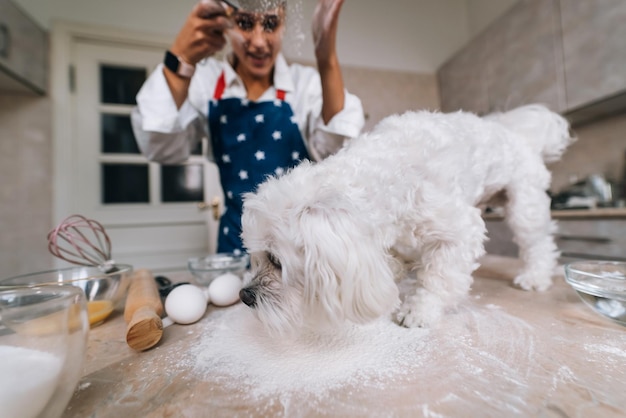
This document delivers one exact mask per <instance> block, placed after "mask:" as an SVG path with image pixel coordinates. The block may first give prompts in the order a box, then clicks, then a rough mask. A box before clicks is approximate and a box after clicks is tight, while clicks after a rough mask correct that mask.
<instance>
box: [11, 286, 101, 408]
mask: <svg viewBox="0 0 626 418" xmlns="http://www.w3.org/2000/svg"><path fill="white" fill-rule="evenodd" d="M88 331H89V320H88V317H87V304H86V299H85V294H84V292H83V291H82V290H81V289H79V288H78V287H75V286H70V285H50V286H41V287H30V288H16V289H7V290H0V359H2V361H0V410H1V413H0V415H2V417H3V418H58V417H60V416H61V415H62V414H63V411H64V410H65V408H66V406H67V404H68V402H69V400H70V398H71V397H72V394H73V393H74V390H75V388H76V385H77V384H78V382H79V380H80V378H81V374H82V371H83V363H84V360H85V352H86V349H87V333H88Z"/></svg>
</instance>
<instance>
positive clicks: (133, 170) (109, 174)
mask: <svg viewBox="0 0 626 418" xmlns="http://www.w3.org/2000/svg"><path fill="white" fill-rule="evenodd" d="M149 202H150V196H149V186H148V165H146V164H102V203H104V204H109V203H149Z"/></svg>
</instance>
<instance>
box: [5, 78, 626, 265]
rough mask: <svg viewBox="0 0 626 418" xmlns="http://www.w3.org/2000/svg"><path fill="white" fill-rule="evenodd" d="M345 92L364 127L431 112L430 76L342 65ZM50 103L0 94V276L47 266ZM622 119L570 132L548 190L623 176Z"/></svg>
mask: <svg viewBox="0 0 626 418" xmlns="http://www.w3.org/2000/svg"><path fill="white" fill-rule="evenodd" d="M344 79H345V83H346V86H347V88H348V89H349V90H350V91H352V92H353V93H355V94H357V95H358V96H359V97H360V98H361V100H362V101H363V106H364V108H365V112H366V114H367V121H366V126H365V129H366V130H369V129H371V128H372V127H373V126H374V125H375V124H376V123H377V122H378V121H379V120H380V119H382V118H383V117H385V116H388V115H390V114H393V113H399V112H403V111H406V110H419V109H437V108H438V107H439V94H438V90H437V82H436V77H435V75H434V74H414V73H402V72H392V71H381V70H371V69H364V68H344ZM51 103H52V102H51V100H50V99H49V98H35V97H28V96H19V95H7V94H4V93H3V94H2V95H0V266H1V270H0V276H6V275H13V274H20V273H26V272H31V271H35V270H41V269H46V268H50V267H51V266H52V264H53V259H52V257H51V256H49V255H48V252H47V247H46V245H47V243H46V234H47V232H48V230H49V229H50V228H51V227H52V226H53V223H54V219H53V213H52V205H53V202H52V193H53V191H52V178H53V171H52V162H53V157H52V139H51V132H52V116H51V113H52V104H51ZM624 132H626V115H622V116H618V117H614V118H611V119H607V120H603V121H600V122H598V123H595V124H590V125H587V126H584V127H581V128H579V129H576V134H577V135H578V137H579V141H578V142H577V143H575V144H574V145H573V146H572V147H571V148H570V149H569V150H568V151H567V152H566V154H565V156H564V158H563V160H562V161H560V162H558V163H555V164H554V165H553V166H552V167H551V168H552V170H553V172H554V175H553V190H558V189H559V188H561V187H563V186H564V185H566V184H567V183H568V180H569V178H570V177H571V176H572V175H577V176H580V177H584V176H586V175H588V174H591V173H601V174H605V175H607V176H608V177H609V178H611V179H612V178H614V177H617V176H619V175H620V173H621V172H622V161H623V155H624V151H625V149H626V137H625V136H624V134H623V133H624Z"/></svg>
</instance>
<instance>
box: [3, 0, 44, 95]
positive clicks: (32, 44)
mask: <svg viewBox="0 0 626 418" xmlns="http://www.w3.org/2000/svg"><path fill="white" fill-rule="evenodd" d="M47 87H48V33H47V32H46V31H45V30H44V29H42V28H41V27H39V25H37V24H36V23H35V22H34V21H33V20H32V19H31V18H30V17H29V16H28V15H26V14H25V13H24V12H23V11H22V10H21V9H20V8H19V7H18V6H16V5H15V4H14V3H13V2H11V1H10V0H0V91H2V92H12V93H13V92H14V93H31V94H33V93H35V94H45V93H46V91H47Z"/></svg>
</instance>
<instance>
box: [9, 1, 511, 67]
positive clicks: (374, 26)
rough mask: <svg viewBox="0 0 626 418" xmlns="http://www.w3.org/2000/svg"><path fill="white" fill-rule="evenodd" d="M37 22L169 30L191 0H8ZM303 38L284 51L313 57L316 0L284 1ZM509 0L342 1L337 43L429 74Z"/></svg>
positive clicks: (359, 57) (349, 61)
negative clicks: (63, 22)
mask: <svg viewBox="0 0 626 418" xmlns="http://www.w3.org/2000/svg"><path fill="white" fill-rule="evenodd" d="M14 1H15V2H16V3H17V4H19V5H20V6H22V8H23V9H24V10H25V11H27V12H28V13H29V14H30V15H32V16H33V18H35V19H36V20H37V21H38V22H39V23H40V24H41V25H42V26H44V27H46V28H50V27H51V24H52V21H53V20H54V19H62V20H69V21H73V22H80V23H88V24H98V25H107V26H114V27H119V28H125V29H128V28H130V29H133V30H137V31H142V32H148V33H156V34H164V35H170V36H172V38H173V37H174V35H175V34H176V33H177V31H178V30H179V28H180V26H181V25H182V24H183V22H184V20H185V18H186V16H187V14H188V13H189V11H190V9H191V7H192V6H193V4H195V1H196V0H175V1H173V0H101V1H94V0H14ZM288 1H290V3H291V4H292V5H291V6H290V7H292V9H294V10H296V9H299V10H296V12H295V13H292V16H291V17H293V18H294V19H297V20H298V21H299V22H298V23H300V24H301V25H300V28H299V29H298V30H295V31H294V30H292V31H291V36H292V37H302V36H304V37H306V39H305V40H304V41H302V42H297V43H296V45H297V48H295V50H294V48H289V49H286V50H285V53H286V55H287V56H290V57H293V58H297V59H299V60H303V61H312V59H313V55H312V46H311V40H310V23H309V22H310V17H311V16H312V14H313V9H314V7H315V4H316V0H288ZM513 2H514V0H346V2H345V3H344V8H343V10H342V15H341V22H340V33H339V39H338V48H339V53H340V58H341V61H342V63H343V64H344V65H351V66H356V67H366V68H373V69H388V70H398V71H410V72H417V73H433V72H435V70H436V69H437V68H438V66H439V65H440V64H442V63H443V62H444V61H445V60H446V59H447V58H448V57H450V56H451V55H452V54H453V53H454V52H455V51H457V50H458V49H459V48H460V47H461V46H462V45H463V44H464V43H466V42H467V41H468V40H469V37H470V35H471V34H473V33H476V32H477V31H478V30H480V28H483V27H484V26H485V25H486V24H487V23H488V22H489V21H490V20H491V19H492V18H493V17H495V16H497V15H499V14H500V13H501V12H502V11H503V10H504V9H505V8H506V7H508V6H510V5H511V4H512V3H513Z"/></svg>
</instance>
